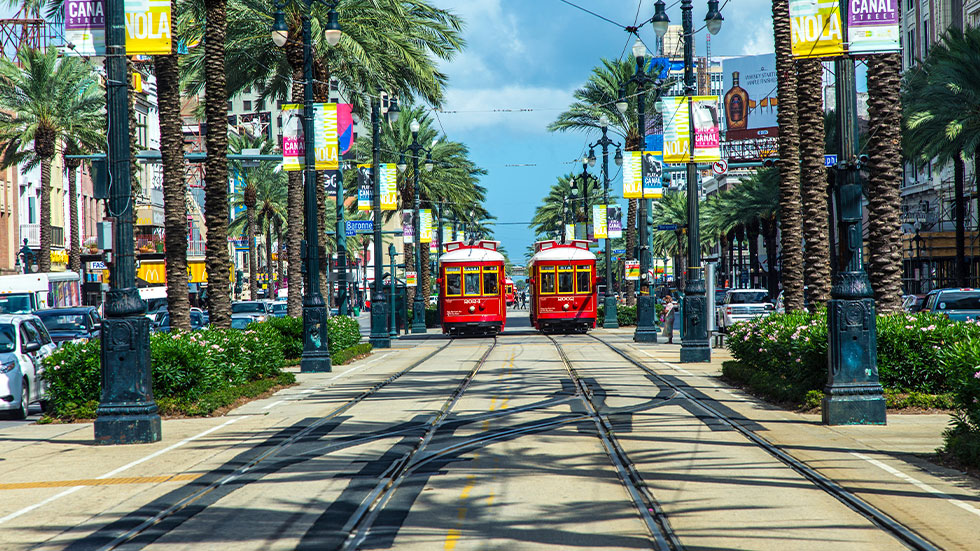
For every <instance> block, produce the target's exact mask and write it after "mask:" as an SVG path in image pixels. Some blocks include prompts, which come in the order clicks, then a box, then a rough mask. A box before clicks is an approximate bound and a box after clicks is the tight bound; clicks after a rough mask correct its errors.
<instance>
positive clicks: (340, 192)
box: [334, 148, 350, 316]
mask: <svg viewBox="0 0 980 551" xmlns="http://www.w3.org/2000/svg"><path fill="white" fill-rule="evenodd" d="M337 151H338V154H337V156H338V159H337V161H338V163H337V168H338V173H337V211H336V213H337V216H336V218H337V227H336V228H335V229H334V233H335V235H336V236H337V303H338V304H337V313H338V314H340V315H341V316H347V315H350V308H348V306H349V305H348V304H347V300H348V298H347V297H348V281H347V228H345V227H344V226H345V225H346V224H345V222H344V160H343V159H341V158H340V156H341V155H340V150H339V148H338V150H337Z"/></svg>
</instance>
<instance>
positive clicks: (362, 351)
mask: <svg viewBox="0 0 980 551" xmlns="http://www.w3.org/2000/svg"><path fill="white" fill-rule="evenodd" d="M370 353H371V343H369V342H362V343H360V344H355V345H354V346H351V347H350V348H345V349H344V350H341V351H340V352H337V353H336V354H334V353H331V355H330V360H331V363H332V364H333V365H344V364H348V363H350V362H352V361H353V360H355V359H356V358H359V357H361V356H364V355H366V354H370Z"/></svg>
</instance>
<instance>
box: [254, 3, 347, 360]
mask: <svg viewBox="0 0 980 551" xmlns="http://www.w3.org/2000/svg"><path fill="white" fill-rule="evenodd" d="M313 1H314V0H305V2H306V10H305V11H304V12H303V15H302V18H301V19H302V23H303V80H304V84H303V103H304V110H303V141H304V149H305V160H304V167H303V217H304V218H305V220H304V221H305V230H306V239H304V240H303V252H304V253H305V256H306V263H305V264H304V268H305V270H306V278H305V279H306V284H305V286H304V288H303V357H302V359H301V360H300V371H302V372H304V373H317V372H326V371H331V369H332V368H331V365H330V363H331V362H330V345H329V342H328V339H329V334H328V329H327V318H328V317H329V315H328V311H327V307H326V303H325V302H324V301H323V296H322V295H321V294H320V247H319V242H318V241H319V240H318V239H317V236H318V235H320V223H319V217H318V216H317V200H316V199H317V197H316V196H317V177H316V168H315V167H316V162H315V156H314V154H315V151H314V142H313V38H312V31H311V27H310V11H311V9H312V7H313ZM320 1H321V2H324V4H326V5H327V6H328V8H329V10H330V11H329V12H328V14H327V21H328V23H327V31H326V32H325V33H324V38H325V39H326V40H327V43H328V44H330V45H331V46H333V45H335V44H336V43H337V41H338V40H339V39H340V34H341V30H340V23H339V22H338V21H337V12H336V7H337V2H336V1H332V2H326V1H325V0H320ZM282 10H283V5H282V4H280V3H278V2H277V3H276V14H275V22H274V24H273V26H272V41H273V43H275V44H276V46H279V47H282V46H283V45H285V44H286V41H287V39H288V37H289V30H288V27H287V26H286V19H285V14H284V13H283V11H282ZM338 201H339V199H338ZM341 239H342V236H341V235H340V234H338V236H337V241H338V242H340V240H341ZM345 254H346V253H345ZM296 283H297V282H293V284H296Z"/></svg>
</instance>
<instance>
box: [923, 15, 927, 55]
mask: <svg viewBox="0 0 980 551" xmlns="http://www.w3.org/2000/svg"><path fill="white" fill-rule="evenodd" d="M927 55H929V20H928V19H926V20H925V21H923V22H922V57H925V56H927Z"/></svg>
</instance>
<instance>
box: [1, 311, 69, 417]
mask: <svg viewBox="0 0 980 551" xmlns="http://www.w3.org/2000/svg"><path fill="white" fill-rule="evenodd" d="M54 350H55V344H54V341H52V340H51V335H49V334H48V330H47V329H45V328H44V324H43V323H41V318H39V317H37V316H35V315H32V314H16V315H14V314H3V315H0V414H4V415H6V416H7V417H10V418H13V419H24V418H25V417H27V414H28V409H29V407H30V404H32V403H35V402H40V403H41V407H42V409H44V408H46V407H47V400H48V393H47V385H46V384H44V383H43V374H44V367H43V366H42V365H41V360H43V359H44V358H45V357H47V356H48V355H50V354H51V353H52V352H54Z"/></svg>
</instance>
